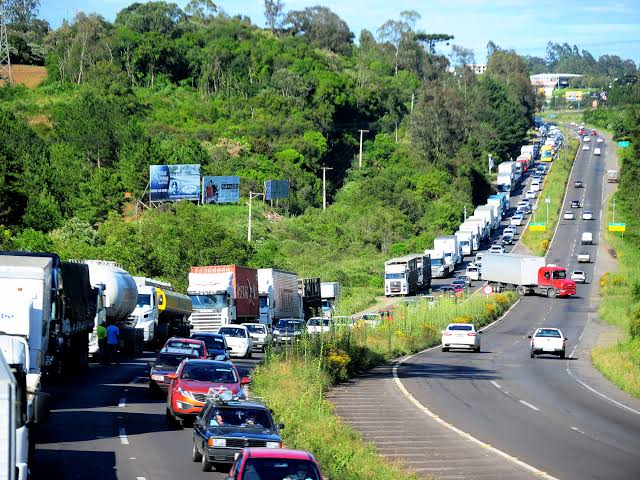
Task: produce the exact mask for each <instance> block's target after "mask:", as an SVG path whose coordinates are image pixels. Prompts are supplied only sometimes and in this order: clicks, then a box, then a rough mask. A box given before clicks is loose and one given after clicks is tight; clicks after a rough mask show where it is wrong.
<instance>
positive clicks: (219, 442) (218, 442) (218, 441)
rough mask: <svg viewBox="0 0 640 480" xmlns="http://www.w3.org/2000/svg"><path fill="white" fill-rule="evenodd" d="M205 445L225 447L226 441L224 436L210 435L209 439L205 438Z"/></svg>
mask: <svg viewBox="0 0 640 480" xmlns="http://www.w3.org/2000/svg"><path fill="white" fill-rule="evenodd" d="M207 445H209V446H210V447H226V446H227V441H226V440H225V439H224V438H214V437H211V438H210V439H209V440H207Z"/></svg>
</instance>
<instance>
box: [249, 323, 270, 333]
mask: <svg viewBox="0 0 640 480" xmlns="http://www.w3.org/2000/svg"><path fill="white" fill-rule="evenodd" d="M245 327H247V330H249V333H260V334H265V333H267V330H266V327H265V326H264V325H245Z"/></svg>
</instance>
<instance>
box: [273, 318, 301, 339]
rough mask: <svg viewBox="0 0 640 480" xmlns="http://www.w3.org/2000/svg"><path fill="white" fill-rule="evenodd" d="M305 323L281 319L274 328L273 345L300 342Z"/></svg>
mask: <svg viewBox="0 0 640 480" xmlns="http://www.w3.org/2000/svg"><path fill="white" fill-rule="evenodd" d="M303 327H304V322H302V320H294V319H286V318H283V319H280V320H278V323H276V326H275V327H274V328H273V343H275V344H277V345H281V344H284V343H291V342H292V341H294V340H298V339H299V338H300V336H301V335H302V329H303Z"/></svg>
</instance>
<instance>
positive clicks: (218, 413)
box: [192, 392, 284, 472]
mask: <svg viewBox="0 0 640 480" xmlns="http://www.w3.org/2000/svg"><path fill="white" fill-rule="evenodd" d="M225 393H228V392H223V393H221V394H220V395H219V396H218V397H214V396H209V398H208V399H207V402H206V404H205V405H204V407H203V408H202V411H201V412H200V414H199V415H198V416H197V417H196V419H195V422H194V424H193V450H192V460H193V461H194V462H201V465H202V470H203V471H205V472H206V471H209V470H210V469H211V467H212V466H213V465H214V464H219V463H223V464H231V463H233V462H234V460H235V457H236V454H239V453H240V452H241V451H242V449H243V448H246V447H266V448H282V438H281V437H280V434H279V433H278V430H280V429H282V428H284V425H282V424H279V425H276V424H275V423H274V421H273V417H272V416H271V411H270V410H269V408H268V407H267V406H265V405H263V404H261V403H258V402H253V401H239V400H228V401H223V400H221V397H224V396H225ZM229 397H230V395H229Z"/></svg>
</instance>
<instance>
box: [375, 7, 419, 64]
mask: <svg viewBox="0 0 640 480" xmlns="http://www.w3.org/2000/svg"><path fill="white" fill-rule="evenodd" d="M421 18H422V17H421V16H420V14H419V13H418V12H416V11H415V10H404V11H402V12H400V20H387V21H386V22H384V23H383V24H382V26H381V27H380V28H379V29H378V36H379V37H380V40H381V41H384V42H389V43H390V44H391V45H392V46H393V48H394V57H395V74H396V75H398V59H399V56H400V51H401V49H402V48H403V46H404V44H405V43H407V42H408V41H409V39H410V38H411V37H412V35H413V33H414V32H413V28H414V27H415V24H416V22H417V21H418V20H420V19H421Z"/></svg>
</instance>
